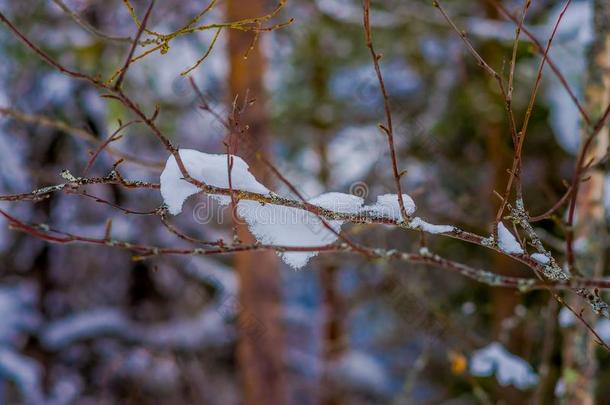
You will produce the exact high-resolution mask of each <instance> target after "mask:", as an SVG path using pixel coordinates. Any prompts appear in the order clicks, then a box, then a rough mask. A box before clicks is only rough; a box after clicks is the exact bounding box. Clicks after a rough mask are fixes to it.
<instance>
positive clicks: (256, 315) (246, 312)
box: [226, 0, 286, 405]
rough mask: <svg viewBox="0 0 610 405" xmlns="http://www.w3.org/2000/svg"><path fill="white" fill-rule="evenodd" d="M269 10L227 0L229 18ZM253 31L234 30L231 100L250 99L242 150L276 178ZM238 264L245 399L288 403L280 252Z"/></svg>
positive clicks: (261, 174)
mask: <svg viewBox="0 0 610 405" xmlns="http://www.w3.org/2000/svg"><path fill="white" fill-rule="evenodd" d="M264 13H265V8H264V2H263V1H260V0H248V1H237V0H231V1H228V2H227V4H226V15H227V20H229V21H231V20H239V19H243V18H251V17H254V16H260V15H263V14H264ZM253 36H254V34H253V33H245V32H241V31H237V30H231V31H230V32H229V60H230V71H229V90H230V96H231V101H233V100H234V99H235V97H236V96H237V97H238V98H237V104H238V105H239V106H244V105H246V104H247V108H245V109H244V111H243V112H242V113H241V114H240V115H239V123H240V124H241V126H242V127H244V126H246V125H247V126H248V130H247V131H245V132H244V133H242V134H239V135H238V152H237V154H238V155H240V156H242V157H243V158H244V159H245V160H246V161H247V162H248V163H249V165H250V169H251V171H252V172H253V173H254V175H255V176H256V177H257V178H258V179H260V180H261V181H263V182H265V183H267V184H268V183H269V181H270V178H269V176H268V174H267V173H266V170H265V168H264V166H263V165H262V164H261V163H260V161H259V160H258V159H256V154H257V153H265V151H266V149H267V143H268V132H267V131H268V128H267V114H266V111H265V91H264V83H263V77H264V72H265V58H264V55H263V54H262V52H261V49H260V42H258V41H257V42H256V44H255V46H254V47H253V48H252V49H250V47H251V44H252V41H253ZM246 54H248V58H247V59H246V58H245V57H244V56H245V55H246ZM249 101H254V103H251V104H250V103H249ZM237 232H238V236H239V238H240V239H241V240H242V241H244V242H254V238H253V237H252V235H251V234H250V233H249V232H248V229H247V228H246V226H245V225H243V224H242V225H238V230H237ZM235 266H236V269H237V272H238V275H239V281H240V293H239V300H240V302H239V304H240V305H239V309H240V311H239V315H238V316H239V319H238V324H239V328H238V331H239V342H238V363H239V367H240V373H241V378H242V383H243V388H244V400H245V402H246V403H248V404H265V405H267V404H271V405H273V404H283V403H285V402H286V401H285V396H286V388H285V382H286V378H285V372H284V370H285V369H284V366H283V350H282V347H283V342H282V340H283V334H282V326H281V290H280V278H279V273H278V260H277V256H276V255H275V254H274V253H273V252H248V253H242V254H239V255H237V257H236V261H235Z"/></svg>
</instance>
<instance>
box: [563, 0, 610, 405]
mask: <svg viewBox="0 0 610 405" xmlns="http://www.w3.org/2000/svg"><path fill="white" fill-rule="evenodd" d="M593 4H594V5H593V7H594V10H593V32H594V35H595V38H594V41H593V43H592V44H591V48H590V49H589V52H588V57H587V77H586V86H585V96H586V109H587V111H588V112H589V115H590V117H591V118H592V121H593V122H595V121H596V120H597V119H598V118H599V117H600V116H601V114H602V111H603V109H605V108H606V106H607V105H608V103H609V102H610V24H609V23H608V21H610V2H608V1H607V0H595V1H594V3H593ZM586 136H588V134H587V131H582V138H583V139H584V138H585V137H586ZM582 143H583V142H581V144H582ZM607 148H608V127H607V126H606V127H605V128H604V129H603V130H602V131H601V132H600V133H599V134H598V135H597V138H596V139H595V140H594V141H593V144H592V146H591V148H590V149H589V151H588V153H587V157H586V159H585V162H588V161H589V160H590V159H595V160H598V159H600V158H601V157H602V156H604V155H605V154H606V150H607ZM587 177H589V179H588V180H587V181H585V182H584V183H581V185H580V192H579V195H578V200H577V205H576V212H577V217H576V223H575V238H574V240H575V241H578V242H579V245H580V244H581V243H582V246H584V251H582V252H580V253H578V254H577V259H576V265H577V268H578V270H579V271H580V272H581V273H583V274H584V275H585V276H586V277H600V276H602V275H603V270H604V265H605V260H604V258H605V244H606V243H607V240H608V230H607V229H608V228H607V222H606V215H605V210H604V205H603V197H604V178H605V173H604V170H603V169H602V168H599V167H597V168H593V169H592V170H590V171H589V172H588V173H587ZM577 307H578V306H577ZM588 321H589V323H590V324H592V325H594V324H595V322H594V321H595V317H594V315H589V316H588ZM596 346H597V345H596V344H595V342H594V341H593V339H592V337H591V335H590V334H589V332H588V330H587V329H586V328H585V327H584V325H582V324H578V323H577V326H576V328H575V329H574V330H573V331H570V332H568V334H567V335H566V336H565V339H564V349H563V368H564V375H575V377H574V378H571V382H572V383H568V384H566V388H567V392H566V394H567V398H568V403H570V404H579V405H582V404H584V405H588V404H594V403H595V385H596V379H595V374H596V372H597V368H598V364H597V359H596V357H595V349H596ZM568 373H569V374H568Z"/></svg>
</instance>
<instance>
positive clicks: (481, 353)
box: [470, 342, 538, 389]
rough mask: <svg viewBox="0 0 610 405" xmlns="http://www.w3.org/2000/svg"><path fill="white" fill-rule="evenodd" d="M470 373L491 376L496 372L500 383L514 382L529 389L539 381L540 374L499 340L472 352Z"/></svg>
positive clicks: (519, 386) (478, 375) (504, 384)
mask: <svg viewBox="0 0 610 405" xmlns="http://www.w3.org/2000/svg"><path fill="white" fill-rule="evenodd" d="M470 373H471V374H472V375H474V376H477V377H489V376H491V375H493V374H494V373H495V375H496V379H497V380H498V382H499V383H500V385H503V386H506V385H510V384H512V385H514V386H515V387H517V388H519V389H527V388H529V387H531V386H533V385H535V384H536V383H537V382H538V376H537V375H536V373H535V372H534V371H533V369H532V367H531V366H530V365H529V363H527V362H526V361H525V360H523V359H522V358H521V357H518V356H515V355H514V354H512V353H510V352H508V351H507V350H506V349H505V348H504V346H502V345H501V344H500V343H498V342H493V343H491V344H489V345H487V346H485V347H484V348H482V349H480V350H477V351H475V352H474V353H473V354H472V357H471V359H470Z"/></svg>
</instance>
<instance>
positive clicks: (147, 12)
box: [114, 0, 155, 90]
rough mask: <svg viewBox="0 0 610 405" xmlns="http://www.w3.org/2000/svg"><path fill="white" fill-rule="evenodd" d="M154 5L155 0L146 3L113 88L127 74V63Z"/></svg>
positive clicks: (119, 85)
mask: <svg viewBox="0 0 610 405" xmlns="http://www.w3.org/2000/svg"><path fill="white" fill-rule="evenodd" d="M154 5H155V0H151V2H150V4H149V5H148V9H146V14H144V18H143V19H142V24H140V26H139V27H138V33H137V34H136V37H135V38H134V40H133V43H132V44H131V48H130V49H129V53H128V54H127V59H126V60H125V65H123V68H122V69H121V73H120V74H119V77H118V79H117V80H116V82H115V84H114V90H118V89H120V88H121V84H122V83H123V79H124V78H125V75H126V74H127V69H129V65H130V64H131V58H132V57H133V53H134V52H135V51H136V46H138V41H139V40H140V37H141V36H142V33H143V32H144V29H146V23H147V22H148V17H150V12H151V11H152V9H153V6H154Z"/></svg>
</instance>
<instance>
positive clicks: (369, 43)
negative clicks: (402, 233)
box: [363, 0, 410, 222]
mask: <svg viewBox="0 0 610 405" xmlns="http://www.w3.org/2000/svg"><path fill="white" fill-rule="evenodd" d="M370 7H371V5H370V0H364V4H363V8H364V13H363V15H364V17H363V19H364V38H365V43H366V47H367V48H368V49H369V52H370V54H371V59H372V60H373V66H374V68H375V74H376V75H377V81H378V82H379V90H380V91H381V96H382V97H383V109H384V111H385V118H386V125H385V126H383V125H380V128H381V130H382V131H383V132H384V133H385V134H386V136H387V138H388V148H389V149H390V157H391V160H392V172H393V174H394V185H395V187H396V192H397V193H398V196H397V198H398V205H399V206H400V213H401V215H402V218H403V220H404V221H405V222H407V221H408V220H409V219H410V216H409V214H407V211H406V209H405V203H404V200H403V198H402V186H401V185H400V177H401V175H400V172H399V170H398V162H397V158H396V147H395V146H394V128H393V126H392V110H391V108H390V98H389V97H388V92H387V90H386V87H385V82H384V80H383V75H382V74H381V67H380V66H379V60H380V59H381V55H379V54H377V53H376V52H375V48H374V47H373V34H372V32H371V22H370V18H369V15H370Z"/></svg>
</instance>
